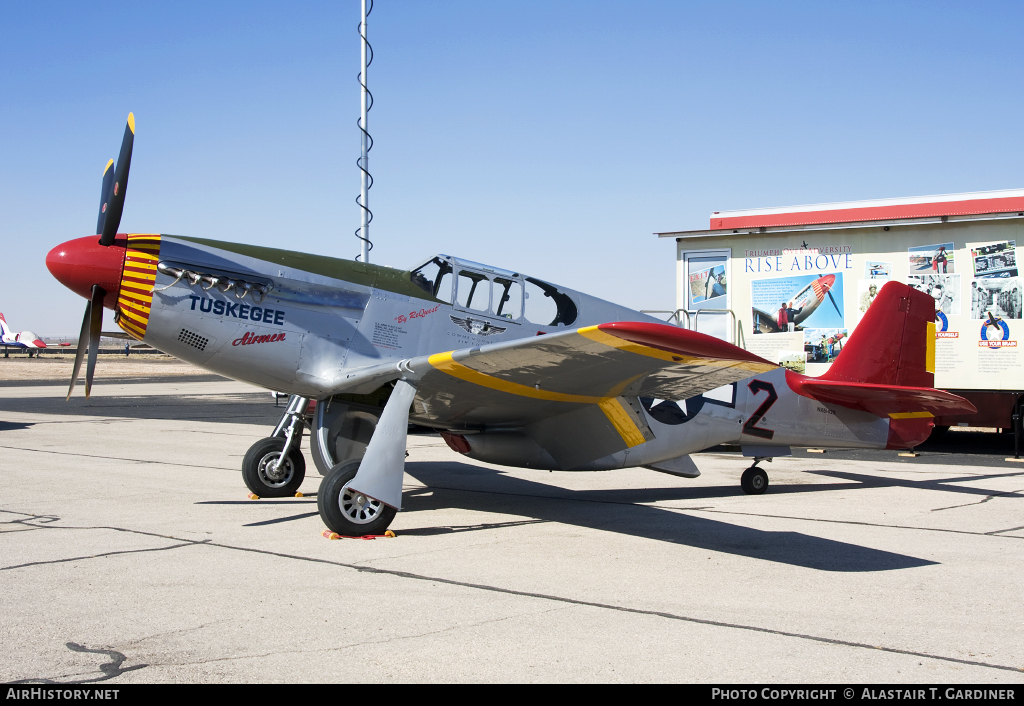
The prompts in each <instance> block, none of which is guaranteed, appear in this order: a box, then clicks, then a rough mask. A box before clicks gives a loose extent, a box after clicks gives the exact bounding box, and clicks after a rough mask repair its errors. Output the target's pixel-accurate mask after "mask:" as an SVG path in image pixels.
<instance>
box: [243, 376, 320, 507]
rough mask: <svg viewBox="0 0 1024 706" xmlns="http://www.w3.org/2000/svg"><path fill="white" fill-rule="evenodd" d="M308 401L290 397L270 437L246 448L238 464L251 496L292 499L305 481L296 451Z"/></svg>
mask: <svg viewBox="0 0 1024 706" xmlns="http://www.w3.org/2000/svg"><path fill="white" fill-rule="evenodd" d="M308 405H309V398H307V397H299V396H298V395H292V397H291V398H290V399H289V400H288V408H287V409H286V410H285V413H284V415H283V416H282V417H281V421H279V422H278V423H277V426H276V427H275V428H274V433H273V434H271V435H270V436H268V437H267V438H266V439H260V440H259V441H257V442H256V443H255V444H253V445H252V446H250V447H249V450H248V451H247V452H246V454H245V458H244V459H243V460H242V479H243V480H244V481H245V486H246V487H247V488H248V489H249V490H250V491H252V494H253V495H256V496H258V497H261V498H284V497H290V496H293V495H295V493H296V492H297V491H298V490H299V486H300V485H302V481H303V479H304V478H305V477H306V460H305V459H304V458H303V457H302V452H301V451H300V450H299V442H301V441H302V430H303V429H304V428H305V427H306V426H307V425H308V424H309V421H308V420H307V419H306V415H305V412H306V407H307V406H308Z"/></svg>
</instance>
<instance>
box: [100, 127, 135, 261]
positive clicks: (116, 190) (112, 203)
mask: <svg viewBox="0 0 1024 706" xmlns="http://www.w3.org/2000/svg"><path fill="white" fill-rule="evenodd" d="M134 144H135V114H134V113H128V125H127V126H126V127H125V129H124V139H123V140H121V153H120V154H119V155H117V169H115V170H114V185H113V186H112V187H111V189H110V198H109V200H108V201H107V213H106V217H105V218H104V219H103V234H102V235H101V236H100V245H112V244H113V243H114V236H115V235H117V227H118V226H119V225H121V212H122V211H124V195H125V192H126V191H128V169H129V167H131V165H132V145H134Z"/></svg>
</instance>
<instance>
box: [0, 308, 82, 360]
mask: <svg viewBox="0 0 1024 706" xmlns="http://www.w3.org/2000/svg"><path fill="white" fill-rule="evenodd" d="M0 345H2V346H3V347H4V350H5V351H6V349H7V348H25V349H27V350H28V357H29V358H31V357H32V352H33V351H37V350H40V349H42V348H46V344H45V343H43V339H41V338H39V336H37V335H35V334H34V333H32V332H31V331H22V332H21V333H15V332H14V331H12V330H11V327H10V326H8V325H7V319H5V318H4V315H3V314H0ZM63 345H69V344H67V343H65V344H63Z"/></svg>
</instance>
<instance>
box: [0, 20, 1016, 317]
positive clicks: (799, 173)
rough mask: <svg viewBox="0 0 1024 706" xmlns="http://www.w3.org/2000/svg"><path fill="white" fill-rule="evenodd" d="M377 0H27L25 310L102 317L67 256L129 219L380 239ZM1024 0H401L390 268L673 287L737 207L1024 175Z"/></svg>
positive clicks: (21, 230)
mask: <svg viewBox="0 0 1024 706" xmlns="http://www.w3.org/2000/svg"><path fill="white" fill-rule="evenodd" d="M358 15H359V3H358V0H335V1H333V2H324V3H313V2H310V3H296V2H289V3H283V2H282V3H265V2H255V1H251V0H250V1H247V2H238V3H224V2H209V1H207V2H201V3H190V2H174V3H137V2H133V3H127V2H125V3H105V2H92V3H88V4H83V3H47V2H32V3H21V2H13V1H12V0H3V2H0V66H2V70H0V96H2V99H0V135H2V137H0V162H2V165H3V169H2V172H0V179H2V183H0V213H2V215H0V243H2V253H3V257H2V260H0V261H2V263H3V279H4V284H5V286H4V288H3V296H2V297H0V311H3V312H4V313H5V314H7V318H8V321H9V322H10V323H11V324H12V326H13V327H14V328H16V329H19V330H20V329H22V328H31V329H34V330H35V331H36V332H38V333H41V334H44V335H46V334H63V333H75V332H77V329H78V327H79V326H80V322H81V316H82V311H83V309H84V303H83V300H82V299H80V298H79V297H77V296H76V295H74V294H72V293H70V292H68V291H67V290H65V289H64V288H63V287H62V286H61V285H60V284H58V283H57V282H56V281H55V280H53V279H52V278H51V277H50V275H49V273H48V272H47V271H46V268H45V265H44V257H45V254H46V252H47V251H48V250H49V249H50V248H51V247H52V246H53V245H56V244H57V243H59V242H62V241H63V240H66V239H69V238H72V237H79V236H82V235H87V234H90V233H91V232H92V229H93V227H94V225H95V221H96V211H97V208H98V205H99V189H100V174H101V171H102V168H103V166H104V164H105V163H106V161H107V159H109V158H111V157H116V156H117V150H118V147H119V144H120V139H121V134H122V132H123V130H124V122H125V118H126V116H127V114H128V112H129V111H134V112H135V116H136V120H137V135H136V141H135V154H134V158H133V161H132V172H131V181H130V184H129V190H128V201H127V205H126V207H125V213H124V218H123V220H122V224H121V230H122V231H132V232H163V233H179V234H184V235H194V236H199V237H207V238H214V239H220V240H231V241H244V242H250V243H256V244H260V245H267V246H278V247H285V248H291V249H297V250H304V251H308V252H317V253H323V254H329V255H335V256H339V257H352V256H353V255H355V254H356V253H357V252H358V245H357V241H356V240H355V238H354V236H353V235H352V232H353V230H354V229H355V228H356V227H357V226H358V223H359V212H358V209H357V207H356V206H355V204H354V203H353V199H354V197H355V196H356V194H357V193H358V188H359V174H358V171H357V170H356V167H355V164H354V162H355V159H356V157H357V156H358V151H359V134H358V131H357V129H356V127H355V120H356V118H357V116H358V100H359V95H358V90H357V84H356V81H355V74H356V73H357V71H358V62H359V45H358V37H357V34H356V24H357V23H358ZM1022 25H1024V4H1021V3H985V2H975V3H940V2H921V3H898V2H891V1H890V2H877V3H872V2H857V3H822V2H808V3H798V2H793V3H778V2H773V3H746V2H733V3H729V2H706V3H687V2H653V1H652V2H645V1H642V0H630V1H629V2H626V1H624V0H620V1H618V2H604V1H601V0H585V1H579V2H569V1H565V2H559V1H557V0H551V1H548V2H529V1H526V0H517V1H516V2H499V1H497V0H488V1H486V2H480V1H479V0H475V1H472V2H471V1H459V2H456V1H440V0H378V2H377V5H376V8H375V9H374V12H373V14H372V16H371V18H370V38H371V42H372V43H373V45H374V47H375V50H376V59H375V61H374V64H373V66H372V67H371V69H370V82H371V88H372V90H373V92H374V95H375V97H376V105H375V106H374V109H373V111H372V112H371V114H370V130H371V133H372V134H373V136H374V138H375V139H376V146H375V147H374V149H373V152H372V154H371V171H372V172H373V174H374V176H375V178H376V180H377V182H376V185H375V186H374V188H373V190H372V192H371V206H372V208H373V210H374V212H375V214H376V219H375V220H374V224H373V231H372V235H373V240H374V242H375V243H376V248H375V250H374V251H373V254H372V256H371V261H373V262H378V263H383V264H388V265H394V266H401V267H408V266H410V265H412V264H413V263H414V262H416V261H417V260H420V259H425V258H426V257H428V256H430V255H431V254H433V253H435V252H445V253H450V254H454V255H459V256H462V257H465V258H468V259H471V260H477V261H481V262H487V263H490V264H493V265H497V266H500V267H505V268H509V269H513V270H519V271H523V272H526V273H529V274H532V275H534V276H537V277H540V278H543V279H548V280H552V281H555V282H560V283H563V284H565V285H567V286H570V287H574V288H577V289H581V290H583V291H587V292H590V293H593V294H596V295H598V296H603V297H605V298H608V299H612V300H615V301H618V302H620V303H623V304H626V305H628V306H632V307H635V308H666V309H667V308H672V304H673V302H674V285H675V266H674V258H675V254H674V243H672V242H671V241H659V240H658V239H657V238H655V237H654V236H653V235H652V232H654V231H659V230H661V231H664V230H679V229H690V228H702V227H706V226H707V222H708V215H709V214H710V212H711V211H717V210H725V209H733V208H753V207H758V206H786V205H792V204H801V203H815V202H822V201H837V200H850V199H863V198H876V197H888V196H913V195H922V194H934V193H949V192H959V191H979V190H987V189H1003V188H1016V187H1021V186H1024V175H1022V173H1021V171H1022V167H1021V165H1022V159H1021V156H1022V154H1024V136H1022V131H1021V118H1022V115H1024V91H1022V89H1024V81H1022V76H1024V43H1022V42H1021V41H1020V27H1021V26H1022Z"/></svg>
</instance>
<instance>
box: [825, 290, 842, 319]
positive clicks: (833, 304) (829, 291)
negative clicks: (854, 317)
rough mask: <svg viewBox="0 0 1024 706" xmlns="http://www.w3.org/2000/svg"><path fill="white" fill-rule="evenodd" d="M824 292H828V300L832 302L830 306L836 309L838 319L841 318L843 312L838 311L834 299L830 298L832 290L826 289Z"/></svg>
mask: <svg viewBox="0 0 1024 706" xmlns="http://www.w3.org/2000/svg"><path fill="white" fill-rule="evenodd" d="M825 291H827V292H828V298H829V299H831V300H832V306H834V307H835V308H836V313H837V314H839V318H840V319H841V318H843V312H841V311H839V305H838V304H836V299H835V297H833V296H832V290H831V289H828V290H825Z"/></svg>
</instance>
